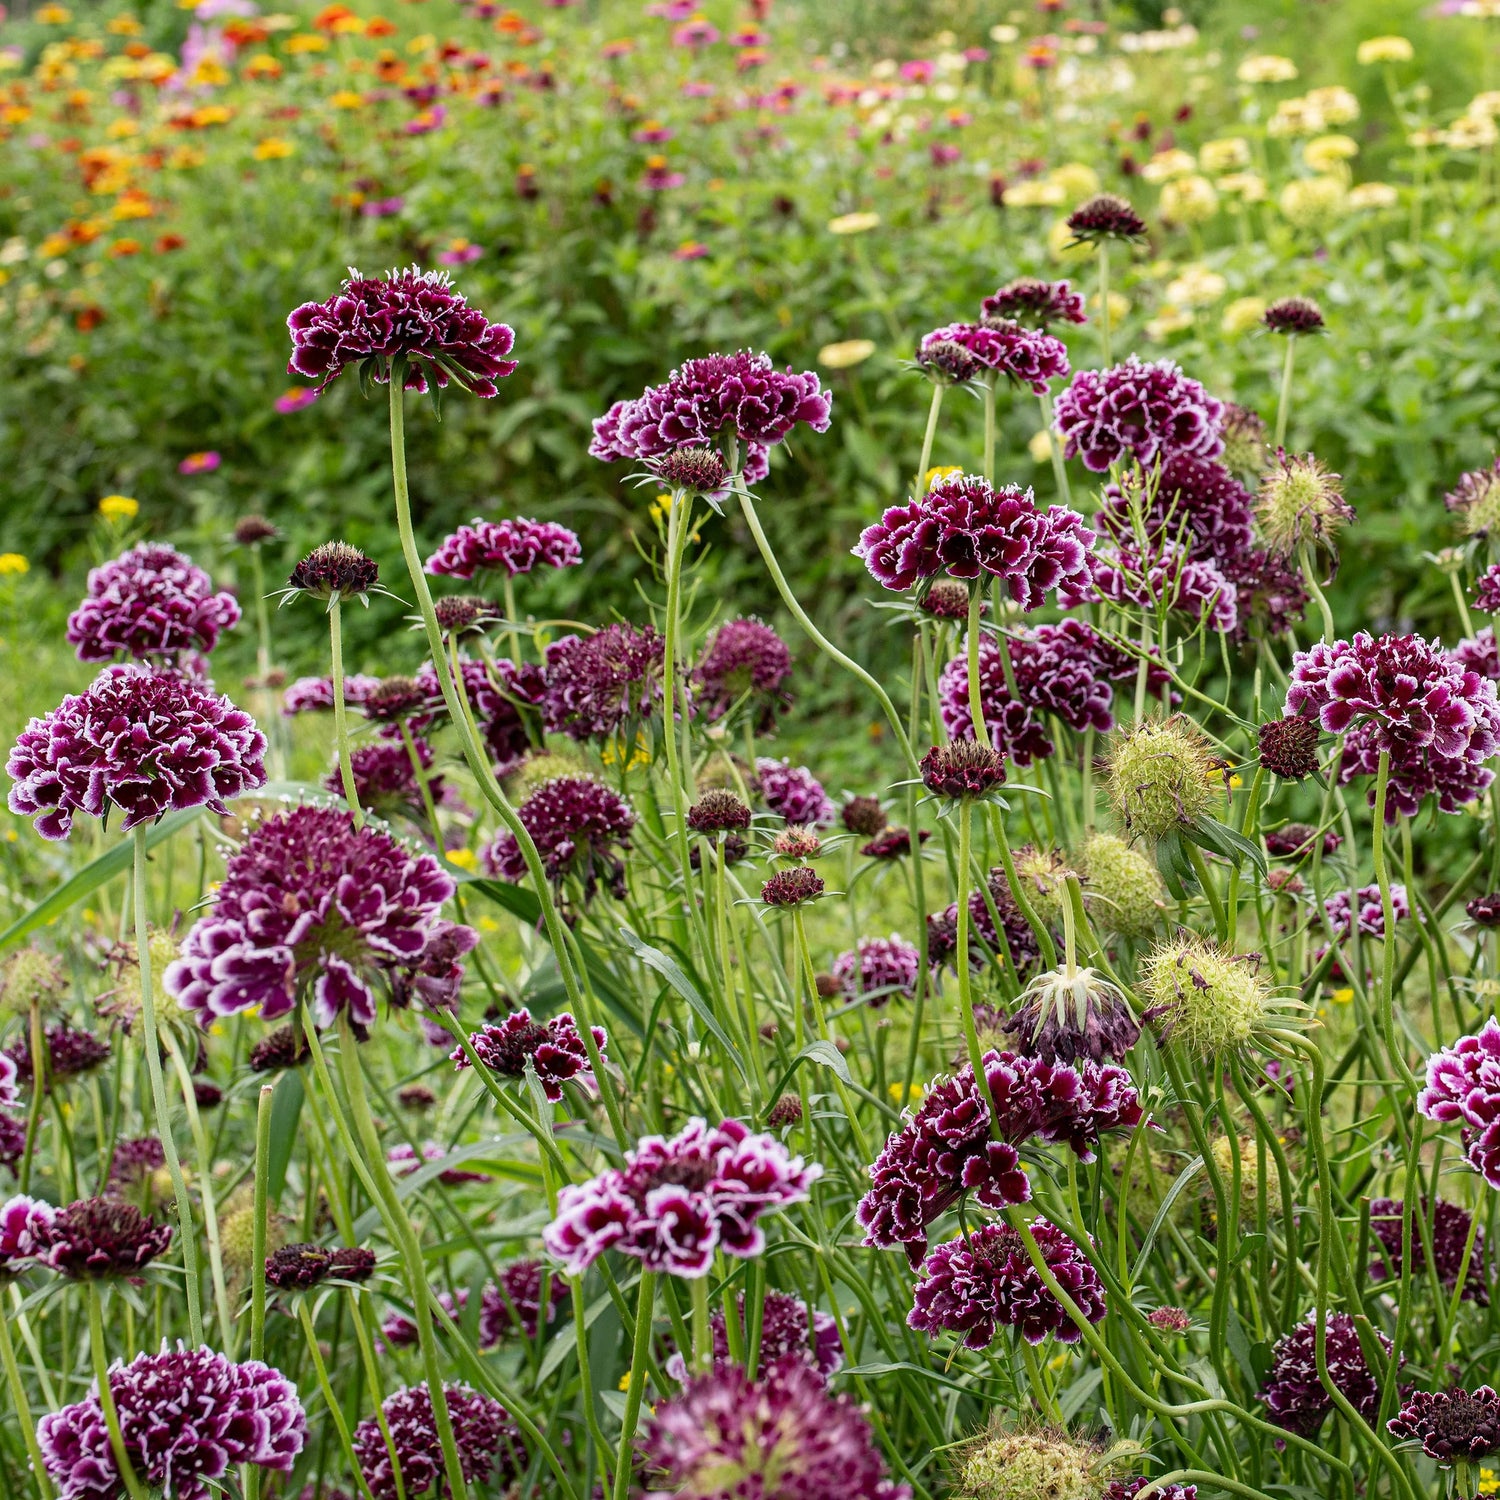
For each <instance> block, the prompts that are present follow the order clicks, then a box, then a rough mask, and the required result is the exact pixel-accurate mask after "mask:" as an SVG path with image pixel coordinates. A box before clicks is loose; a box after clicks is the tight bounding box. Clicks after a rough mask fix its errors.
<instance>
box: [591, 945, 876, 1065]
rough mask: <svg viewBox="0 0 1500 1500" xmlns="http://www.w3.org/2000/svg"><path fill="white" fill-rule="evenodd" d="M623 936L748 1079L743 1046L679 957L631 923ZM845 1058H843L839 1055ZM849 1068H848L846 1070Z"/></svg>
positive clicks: (636, 954) (633, 951) (631, 948)
mask: <svg viewBox="0 0 1500 1500" xmlns="http://www.w3.org/2000/svg"><path fill="white" fill-rule="evenodd" d="M620 936H621V937H622V938H624V939H625V942H626V945H627V946H628V947H629V948H630V951H631V952H632V953H634V954H635V956H636V957H637V958H638V959H640V961H641V962H642V963H643V964H645V965H646V967H647V968H648V969H652V970H654V971H655V972H656V973H658V974H660V975H661V977H662V978H663V979H665V980H666V981H667V983H668V984H669V985H671V986H672V988H673V989H674V990H676V991H677V993H678V994H679V995H681V996H682V998H683V999H684V1000H686V1001H687V1003H688V1005H689V1006H690V1007H691V1008H692V1012H693V1014H694V1015H695V1016H697V1017H698V1019H699V1020H700V1021H701V1022H702V1023H703V1024H704V1026H705V1027H706V1028H707V1029H708V1030H709V1031H710V1032H712V1033H713V1035H714V1037H715V1038H716V1039H717V1040H718V1043H719V1045H720V1046H721V1047H722V1048H723V1049H724V1052H725V1055H726V1056H727V1057H728V1058H729V1060H730V1061H731V1062H732V1063H733V1064H734V1066H735V1070H736V1071H737V1072H738V1073H739V1075H740V1077H741V1078H743V1079H745V1080H746V1081H747V1082H748V1081H749V1075H748V1074H747V1073H746V1071H745V1059H744V1058H743V1057H741V1056H740V1049H739V1048H738V1047H736V1046H735V1045H734V1043H733V1042H732V1041H731V1040H730V1039H729V1033H728V1032H727V1031H725V1030H724V1028H723V1027H722V1026H721V1025H720V1024H719V1021H718V1018H717V1017H716V1016H715V1015H714V1013H713V1010H712V1009H711V1008H710V1006H709V1003H708V1001H707V1000H705V999H704V998H703V996H702V995H701V994H699V992H698V987H697V986H696V985H695V984H694V983H693V981H692V980H691V979H689V978H688V977H687V975H686V974H684V973H683V972H682V969H681V968H680V967H679V965H678V963H677V960H676V959H674V958H671V957H669V956H668V955H667V954H665V953H663V952H662V951H661V949H660V948H653V947H652V946H651V945H650V943H647V942H645V941H643V940H642V939H641V938H639V937H637V936H636V934H635V933H633V932H632V931H631V930H630V928H628V927H621V928H620ZM839 1061H840V1062H842V1061H843V1059H842V1058H840V1059H839ZM847 1071H848V1070H847V1069H846V1070H845V1072H846V1074H847Z"/></svg>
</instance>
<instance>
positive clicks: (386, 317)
mask: <svg viewBox="0 0 1500 1500" xmlns="http://www.w3.org/2000/svg"><path fill="white" fill-rule="evenodd" d="M286 326H287V329H288V331H289V332H290V333H291V336H292V357H291V361H290V362H289V363H288V365H287V372H288V374H292V375H305V376H307V377H308V378H309V379H311V380H316V381H317V382H318V389H319V390H320V391H322V390H325V389H327V387H328V386H329V385H331V384H332V383H333V382H334V381H335V380H337V379H338V377H339V375H340V374H341V373H342V372H343V370H344V369H345V367H346V366H348V365H355V366H357V367H358V368H359V371H360V378H361V379H362V380H373V381H376V382H377V383H379V384H381V385H385V384H388V383H389V381H390V378H391V368H392V366H393V364H395V362H396V361H398V360H405V361H406V379H405V389H407V390H409V391H422V392H425V391H426V390H427V388H428V385H429V384H435V385H436V386H437V387H438V388H439V389H443V388H444V387H446V386H447V384H448V382H449V380H450V379H452V380H456V381H457V382H458V384H459V385H460V386H462V387H463V389H464V390H466V391H469V392H470V393H471V394H473V395H475V396H483V397H490V396H494V395H496V394H497V388H496V385H495V382H496V381H497V380H501V379H503V378H504V377H505V376H507V375H509V374H511V373H512V372H513V371H514V370H515V368H516V362H515V360H513V359H507V358H506V357H505V356H506V355H508V354H509V353H510V351H511V347H512V346H513V345H514V343H515V341H516V339H515V334H514V333H513V332H512V331H511V330H510V329H509V328H507V327H506V325H505V324H504V323H491V322H490V321H489V319H488V318H486V317H485V315H484V314H483V313H482V312H480V311H479V309H478V308H474V307H470V306H469V304H468V301H467V299H466V298H465V297H464V296H463V294H462V293H461V292H456V291H454V289H453V283H452V281H451V279H450V278H449V276H448V273H447V272H446V271H422V270H421V269H420V268H418V267H417V266H412V267H410V268H409V269H408V270H404V271H389V272H387V273H386V274H385V275H384V276H381V277H374V276H361V275H360V274H359V272H358V271H356V270H353V269H351V270H350V272H349V279H348V280H347V281H346V282H345V283H344V285H343V287H342V289H341V290H340V291H338V292H336V293H335V294H334V295H333V296H332V297H330V298H329V299H328V300H327V301H326V302H304V303H303V304H302V306H301V307H298V308H296V309H294V310H293V312H292V313H291V315H290V316H289V317H288V318H287V320H286Z"/></svg>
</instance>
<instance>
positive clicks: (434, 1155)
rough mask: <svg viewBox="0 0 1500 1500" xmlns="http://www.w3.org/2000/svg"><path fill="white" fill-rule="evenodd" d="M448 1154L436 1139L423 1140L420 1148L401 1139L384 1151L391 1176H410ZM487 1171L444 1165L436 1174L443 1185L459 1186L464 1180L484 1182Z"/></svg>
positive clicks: (487, 1176)
mask: <svg viewBox="0 0 1500 1500" xmlns="http://www.w3.org/2000/svg"><path fill="white" fill-rule="evenodd" d="M447 1155H448V1152H447V1150H446V1148H444V1147H442V1146H440V1145H438V1143H437V1142H436V1141H423V1142H422V1146H421V1150H420V1151H419V1150H418V1149H417V1148H416V1147H414V1146H412V1145H410V1144H408V1143H407V1142H406V1141H402V1142H401V1144H400V1145H399V1146H392V1147H391V1149H390V1150H389V1151H387V1152H386V1153H385V1161H386V1165H387V1166H388V1167H389V1168H390V1169H391V1176H392V1177H410V1176H411V1175H412V1173H414V1172H420V1171H421V1170H422V1168H423V1167H425V1166H427V1165H428V1164H429V1163H431V1162H435V1161H442V1160H443V1158H444V1157H445V1156H447ZM489 1175H490V1174H489V1173H488V1172H469V1171H466V1170H465V1169H464V1168H463V1167H444V1168H443V1170H442V1171H441V1172H439V1173H438V1174H437V1180H438V1181H439V1182H440V1183H442V1185H443V1186H444V1187H460V1186H462V1185H463V1184H464V1183H466V1182H484V1181H487V1180H488V1178H489Z"/></svg>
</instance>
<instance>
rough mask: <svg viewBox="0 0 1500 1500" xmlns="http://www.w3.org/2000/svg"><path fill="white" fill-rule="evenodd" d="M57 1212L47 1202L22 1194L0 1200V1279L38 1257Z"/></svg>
mask: <svg viewBox="0 0 1500 1500" xmlns="http://www.w3.org/2000/svg"><path fill="white" fill-rule="evenodd" d="M56 1213H57V1210H56V1209H54V1208H53V1207H52V1205H51V1204H50V1203H44V1202H43V1201H42V1200H41V1199H40V1198H28V1197H27V1196H26V1195H25V1194H24V1193H17V1194H16V1195H15V1196H14V1197H13V1198H7V1199H6V1200H5V1202H4V1203H0V1281H3V1280H4V1278H5V1277H6V1276H9V1275H11V1274H12V1273H14V1272H15V1271H18V1270H21V1269H23V1267H24V1264H25V1262H27V1261H31V1260H36V1259H38V1257H39V1256H40V1254H41V1252H42V1249H43V1246H44V1244H45V1234H46V1230H47V1228H48V1226H49V1225H50V1224H51V1223H52V1221H53V1219H54V1217H55V1216H56Z"/></svg>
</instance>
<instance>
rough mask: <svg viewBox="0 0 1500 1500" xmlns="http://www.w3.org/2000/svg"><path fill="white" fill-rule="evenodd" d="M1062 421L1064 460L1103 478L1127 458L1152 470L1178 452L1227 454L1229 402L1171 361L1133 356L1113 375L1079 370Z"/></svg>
mask: <svg viewBox="0 0 1500 1500" xmlns="http://www.w3.org/2000/svg"><path fill="white" fill-rule="evenodd" d="M1056 416H1057V430H1058V432H1059V433H1061V435H1062V438H1063V452H1064V454H1065V455H1066V456H1067V457H1068V458H1074V457H1081V458H1082V459H1083V463H1084V467H1085V468H1087V469H1090V470H1092V471H1093V472H1094V473H1095V474H1102V473H1104V472H1105V470H1107V469H1108V468H1109V466H1110V465H1111V464H1113V463H1118V462H1119V461H1120V460H1121V459H1122V458H1134V459H1135V461H1136V462H1137V463H1138V464H1139V465H1140V466H1141V467H1142V468H1143V469H1149V468H1150V467H1151V466H1152V465H1153V464H1154V463H1156V462H1157V461H1158V460H1161V461H1162V462H1165V461H1166V460H1167V459H1169V458H1172V457H1174V456H1176V455H1178V454H1183V455H1186V456H1187V457H1189V458H1200V459H1212V458H1217V457H1218V456H1219V455H1220V454H1221V453H1222V452H1223V451H1224V436H1223V430H1222V424H1223V419H1224V403H1223V402H1222V401H1216V400H1215V399H1214V398H1213V397H1212V396H1210V395H1209V394H1208V392H1207V391H1205V390H1204V389H1203V387H1202V386H1201V385H1199V383H1198V382H1197V381H1196V380H1190V379H1189V378H1188V377H1187V376H1186V375H1184V374H1183V373H1182V371H1181V370H1180V369H1179V368H1178V366H1177V365H1175V364H1174V363H1173V362H1172V361H1171V360H1169V359H1164V360H1159V361H1157V362H1156V363H1155V364H1143V363H1142V362H1141V361H1140V360H1139V359H1137V358H1136V356H1135V355H1133V354H1132V355H1131V356H1130V358H1129V359H1127V360H1126V361H1125V362H1124V364H1119V365H1113V366H1111V367H1110V368H1109V369H1107V370H1079V371H1078V372H1077V373H1076V374H1075V375H1074V376H1073V380H1072V383H1071V384H1070V385H1069V386H1068V388H1067V389H1066V390H1065V391H1063V393H1062V394H1061V395H1060V396H1059V397H1058V398H1057V413H1056Z"/></svg>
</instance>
